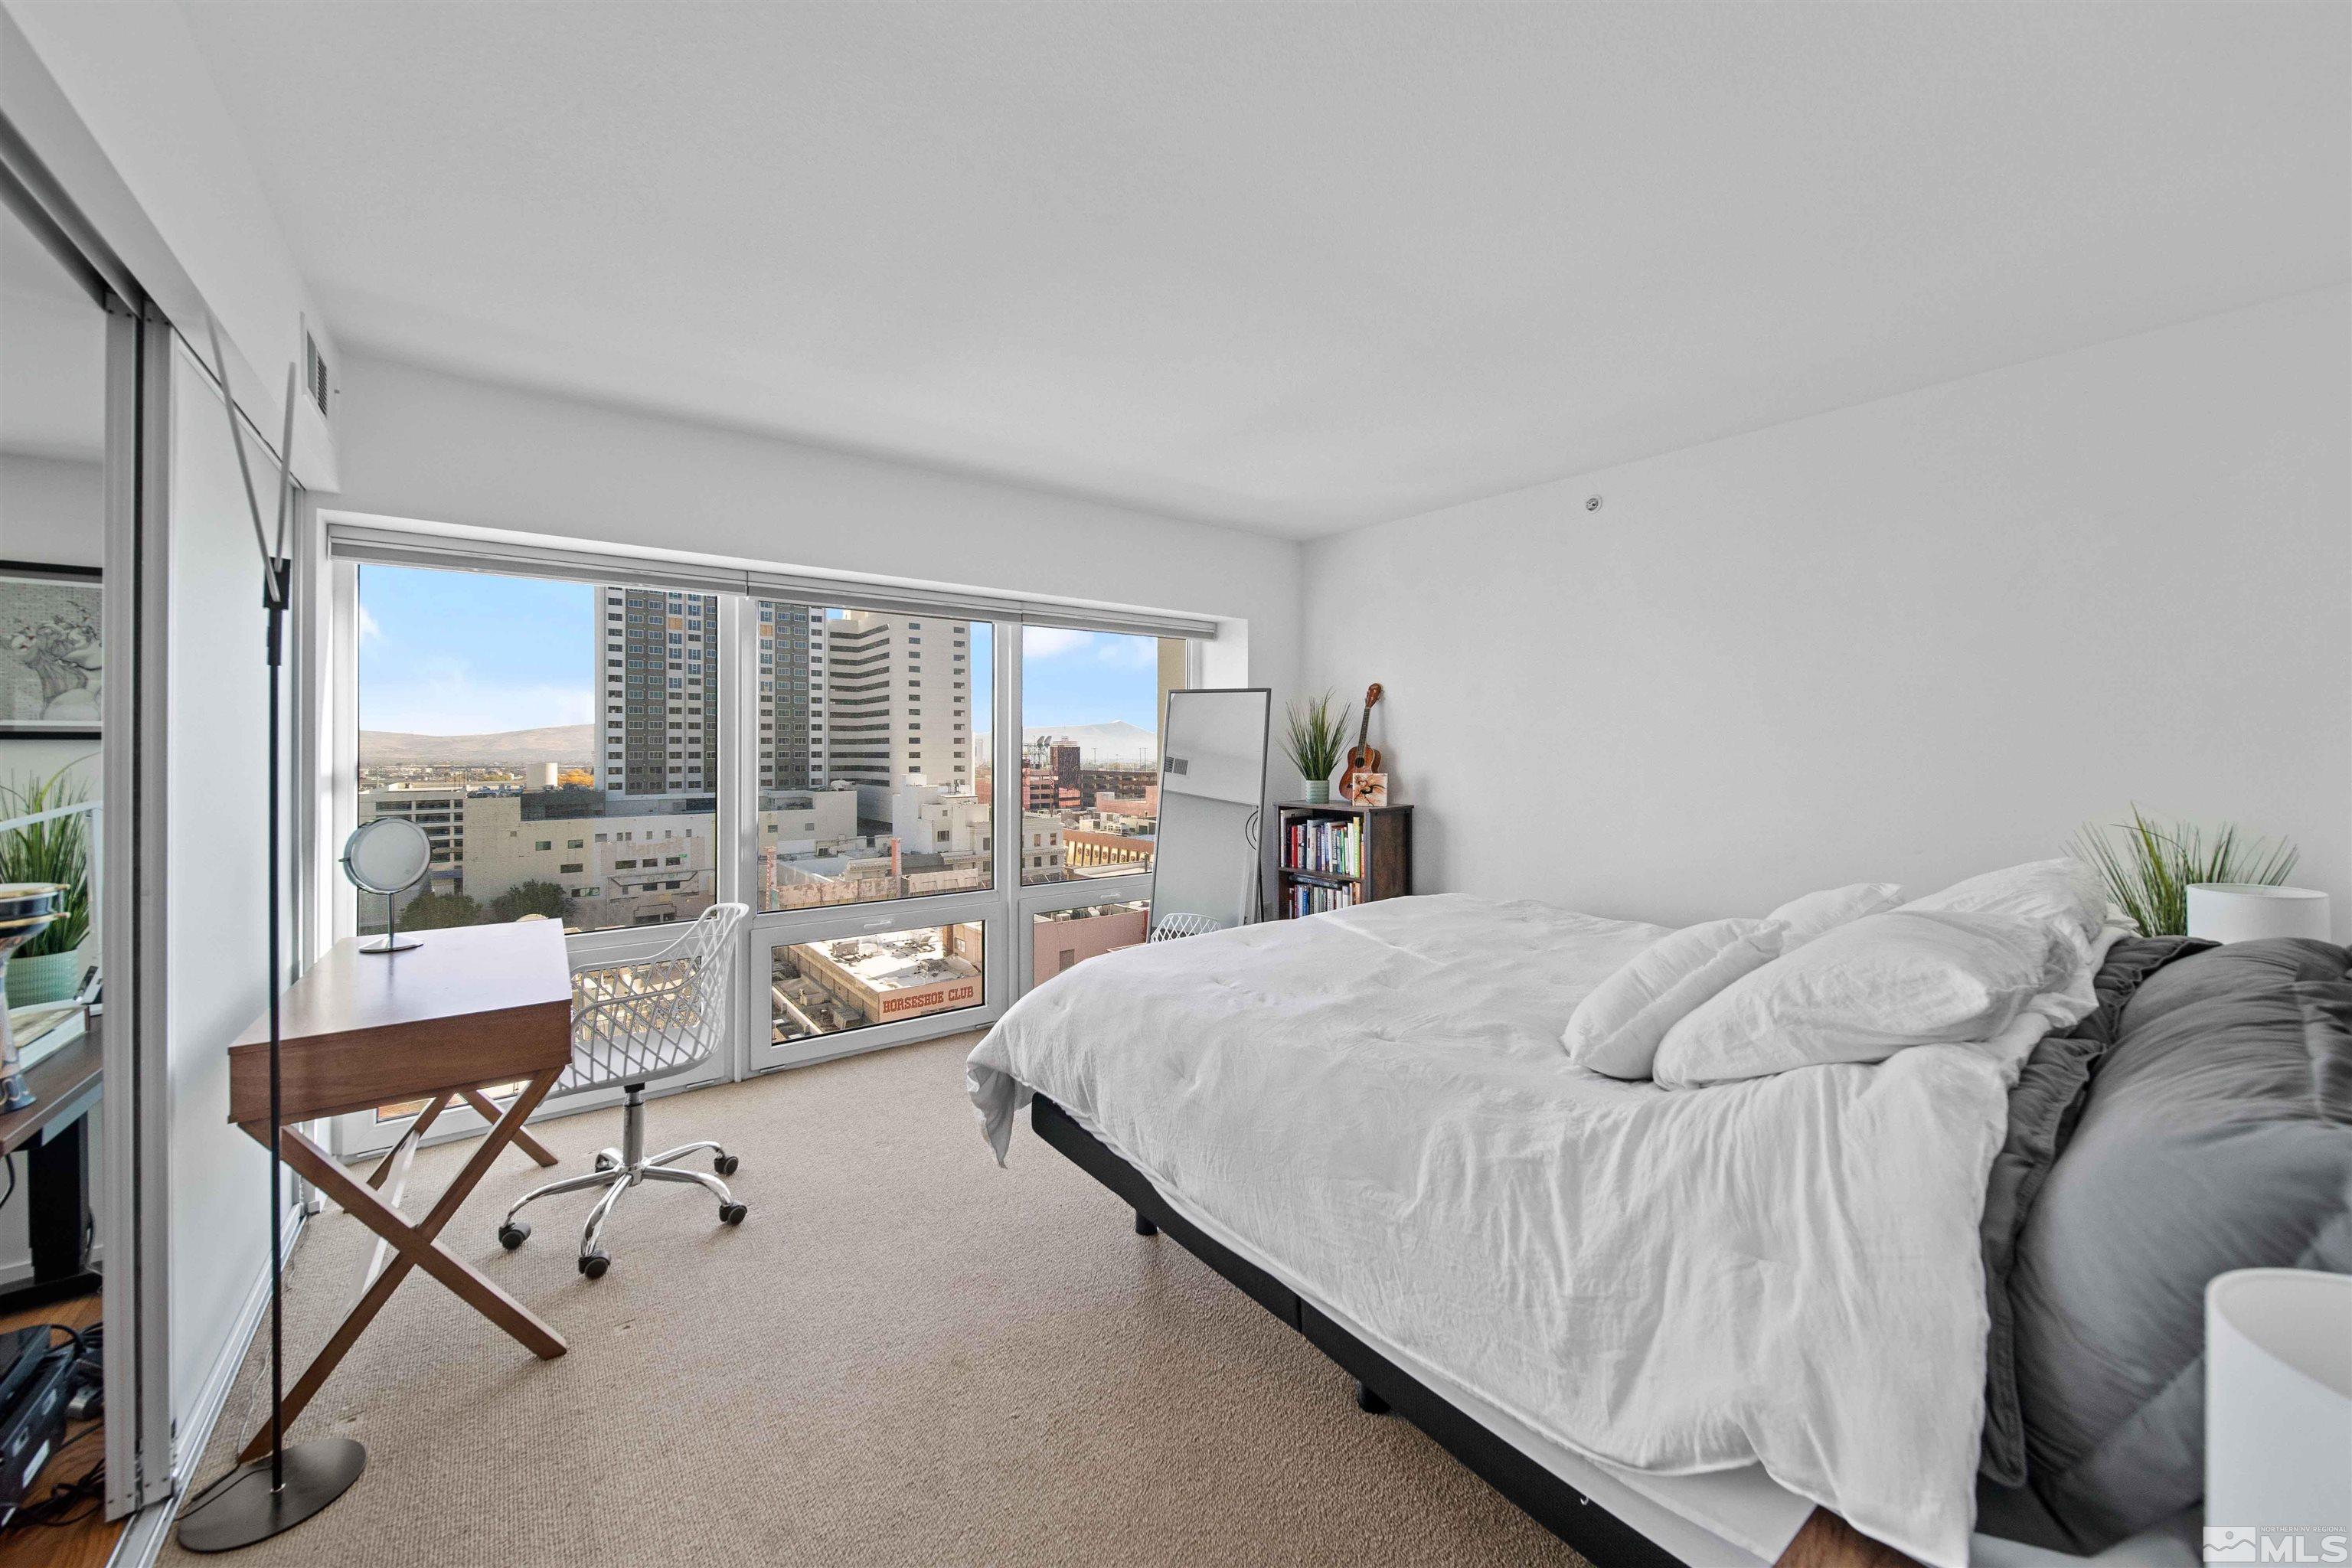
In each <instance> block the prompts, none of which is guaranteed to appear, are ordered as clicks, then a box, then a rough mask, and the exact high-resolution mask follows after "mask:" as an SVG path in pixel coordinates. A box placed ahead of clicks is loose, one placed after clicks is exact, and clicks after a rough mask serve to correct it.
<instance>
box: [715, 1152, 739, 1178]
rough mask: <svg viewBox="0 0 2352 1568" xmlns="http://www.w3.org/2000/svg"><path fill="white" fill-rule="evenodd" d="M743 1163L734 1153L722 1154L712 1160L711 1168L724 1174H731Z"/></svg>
mask: <svg viewBox="0 0 2352 1568" xmlns="http://www.w3.org/2000/svg"><path fill="white" fill-rule="evenodd" d="M742 1163H743V1162H742V1161H740V1160H738V1159H737V1158H736V1157H735V1156H734V1155H732V1154H721V1155H719V1157H718V1158H717V1159H715V1160H713V1161H711V1162H710V1168H711V1169H712V1170H714V1171H716V1172H718V1173H719V1174H720V1175H722V1176H731V1175H733V1174H734V1173H735V1170H736V1167H737V1166H739V1165H740V1164H742Z"/></svg>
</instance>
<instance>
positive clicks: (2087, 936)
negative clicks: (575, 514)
mask: <svg viewBox="0 0 2352 1568" xmlns="http://www.w3.org/2000/svg"><path fill="white" fill-rule="evenodd" d="M1903 907H1904V908H1905V909H1906V910H1914V911H1916V912H1918V913H1921V914H1927V913H1930V912H1936V911H1944V912H1950V913H1958V914H1988V915H2014V916H2016V917H2017V918H2018V919H2020V920H2028V921H2039V922H2041V923H2042V924H2045V925H2055V926H2058V927H2059V928H2061V929H2062V930H2064V931H2068V932H2070V933H2072V934H2073V935H2074V937H2076V938H2079V939H2080V940H2081V941H2082V942H2084V943H2085V944H2087V943H2089V942H2093V941H2095V939H2096V938H2097V936H2098V934H2099V928H2100V927H2102V926H2104V925H2105V924H2106V923H2107V884H2106V881H2105V879H2104V878H2102V877H2101V876H2100V875H2099V872H2098V868H2096V867H2095V866H2093V865H2091V864H2090V863H2089V862H2087V861H2084V860H2075V859H2071V858H2069V859H2062V860H2029V861H2027V862H2026V863H2025V864H2024V865H2022V866H2011V867H2008V868H2005V869H2002V870H1999V871H1987V872H1986V873H1985V874H1984V875H1983V876H1981V877H1970V878H1969V879H1968V880H1967V881H1965V882H1955V883H1953V884H1952V885H1951V886H1950V887H1948V888H1946V889H1944V890H1943V891H1942V892H1940V893H1930V894H1928V895H1927V897H1926V898H1924V899H1914V900H1911V901H1910V902H1909V903H1907V904H1906V905H1904V906H1903Z"/></svg>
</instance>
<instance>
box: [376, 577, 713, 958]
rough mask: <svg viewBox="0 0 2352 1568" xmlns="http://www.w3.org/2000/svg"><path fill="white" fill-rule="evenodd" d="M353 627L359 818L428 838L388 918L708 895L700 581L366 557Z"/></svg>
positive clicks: (616, 917) (489, 914) (706, 680)
mask: <svg viewBox="0 0 2352 1568" xmlns="http://www.w3.org/2000/svg"><path fill="white" fill-rule="evenodd" d="M358 622H359V629H358V645H359V646H358V650H357V651H358V681H359V729H360V735H359V758H358V764H359V813H358V816H359V820H360V821H362V822H365V821H367V820H369V819H371V818H373V817H377V816H398V817H404V818H405V819H407V820H409V821H411V822H414V823H415V824H416V825H417V826H420V827H422V828H424V830H425V835H426V837H428V838H430V839H431V840H432V844H433V866H432V869H431V871H430V873H429V874H428V876H427V877H426V879H425V882H424V883H423V884H422V885H420V886H419V887H418V888H416V889H415V890H413V891H412V892H410V893H408V894H406V895H404V898H403V900H402V908H401V911H400V921H401V924H402V925H404V926H406V927H410V928H428V927H434V926H456V925H475V924H480V923H485V922H489V921H513V920H520V919H526V918H530V917H538V918H542V919H548V920H558V921H562V922H563V924H564V925H565V926H566V927H567V928H569V929H571V930H574V931H604V930H611V929H614V928H625V927H631V926H647V925H662V924H667V923H669V922H671V921H690V920H692V919H693V918H694V917H695V916H697V915H698V914H700V913H701V912H702V911H703V910H707V909H709V907H710V906H711V904H712V903H713V902H714V901H716V900H717V897H718V861H717V849H718V836H717V826H718V816H717V811H718V805H717V792H718V787H719V731H720V727H721V726H720V709H719V702H720V697H721V683H722V676H721V672H720V666H721V664H722V663H723V662H724V661H723V659H722V658H721V654H720V649H719V599H718V597H717V595H709V594H694V593H675V592H667V591H663V590H658V589H652V588H637V587H630V586H625V585H620V584H601V583H575V582H563V581H556V580H550V579H546V578H540V577H510V576H504V575H500V574H495V573H487V572H446V571H437V570H433V569H430V568H425V567H413V566H390V565H378V564H373V563H368V564H363V565H362V566H361V567H360V569H359V605H358ZM361 902H362V908H361V910H360V921H361V925H360V929H361V930H362V931H374V930H380V929H382V925H383V902H382V900H375V899H364V900H361Z"/></svg>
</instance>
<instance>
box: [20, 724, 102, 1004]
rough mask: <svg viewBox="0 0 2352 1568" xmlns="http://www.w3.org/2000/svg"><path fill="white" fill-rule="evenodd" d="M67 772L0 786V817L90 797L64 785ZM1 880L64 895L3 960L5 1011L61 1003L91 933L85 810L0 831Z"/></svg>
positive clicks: (70, 989) (37, 811) (71, 988)
mask: <svg viewBox="0 0 2352 1568" xmlns="http://www.w3.org/2000/svg"><path fill="white" fill-rule="evenodd" d="M70 766H71V764H68V767H70ZM66 773H67V769H66V768H60V769H58V771H57V772H56V773H52V774H50V775H49V776H48V777H47V778H46V779H39V780H37V781H36V782H34V783H33V784H30V785H16V784H0V818H10V819H13V818H16V817H25V816H38V815H40V814H41V813H42V812H45V811H55V810H57V809H58V808H59V807H60V806H68V805H81V804H82V803H83V802H85V801H87V800H88V799H89V792H88V791H87V790H85V789H82V788H79V787H78V786H76V785H74V784H69V783H68V782H67V779H66ZM0 882H51V883H55V884H56V885H57V886H58V887H60V888H63V889H65V890H66V896H65V900H64V903H63V905H62V912H61V913H59V915H58V918H57V919H56V920H55V921H52V922H51V923H50V925H49V927H48V929H47V930H46V931H41V932H40V933H39V934H37V936H35V937H34V938H33V940H32V941H30V942H26V944H25V945H24V946H23V947H21V948H19V949H17V950H16V953H15V955H14V956H13V957H11V958H10V959H9V960H8V968H7V978H6V984H5V993H6V995H7V1003H8V1005H9V1006H11V1007H31V1006H36V1005H39V1004H41V1003H44V1002H60V1001H63V1000H64V999H65V998H67V997H68V996H70V995H72V994H73V993H74V986H75V984H76V983H77V982H78V981H79V980H80V978H81V956H80V952H79V949H80V947H81V944H82V942H84V941H85V940H86V939H87V938H88V937H89V813H88V812H86V811H78V812H74V813H72V814H71V815H70V816H53V817H51V818H49V819H48V820H47V821H46V822H37V823H34V824H32V825H31V826H27V827H17V828H12V829H10V830H9V831H8V832H6V833H0Z"/></svg>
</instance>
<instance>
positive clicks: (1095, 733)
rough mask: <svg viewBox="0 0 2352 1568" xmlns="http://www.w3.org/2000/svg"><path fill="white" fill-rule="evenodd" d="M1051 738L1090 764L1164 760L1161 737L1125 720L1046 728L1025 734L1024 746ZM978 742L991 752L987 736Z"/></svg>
mask: <svg viewBox="0 0 2352 1568" xmlns="http://www.w3.org/2000/svg"><path fill="white" fill-rule="evenodd" d="M1049 738H1050V739H1052V740H1055V741H1064V742H1069V743H1071V744H1073V745H1075V746H1076V747H1077V748H1078V755H1079V757H1080V758H1081V759H1082V760H1084V761H1086V762H1089V763H1103V764H1106V765H1108V764H1111V763H1133V764H1137V765H1148V764H1150V763H1156V762H1158V761H1159V760H1160V737H1159V736H1157V735H1155V734H1153V733H1152V732H1151V731H1149V730H1146V729H1143V728H1141V727H1139V726H1138V725H1134V724H1130V723H1129V722H1128V721H1126V720H1124V719H1118V720H1114V721H1111V722H1110V723H1108V724H1045V725H1040V726H1037V727H1034V728H1032V729H1026V730H1024V731H1021V739H1022V742H1024V744H1028V743H1033V742H1038V741H1043V740H1046V739H1049ZM974 739H975V740H976V741H977V742H979V745H980V748H981V750H982V751H983V752H984V751H986V750H987V749H988V737H987V736H986V735H979V736H975V737H974Z"/></svg>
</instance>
